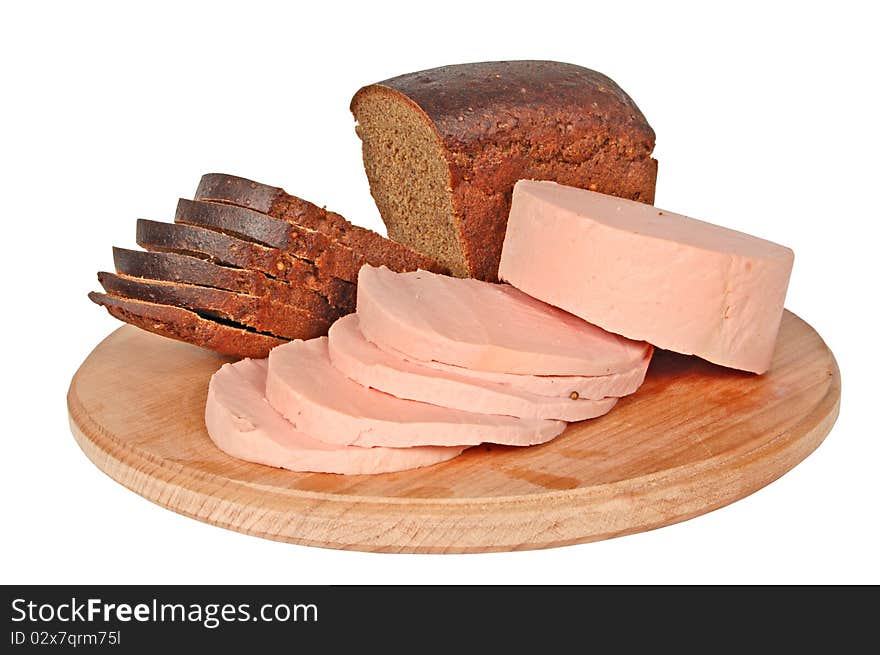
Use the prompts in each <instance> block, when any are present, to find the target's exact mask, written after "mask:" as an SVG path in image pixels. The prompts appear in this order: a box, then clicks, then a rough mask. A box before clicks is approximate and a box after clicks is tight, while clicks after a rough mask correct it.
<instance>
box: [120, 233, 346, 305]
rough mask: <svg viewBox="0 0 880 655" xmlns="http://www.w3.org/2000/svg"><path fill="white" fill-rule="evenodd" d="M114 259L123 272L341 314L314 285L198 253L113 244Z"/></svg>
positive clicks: (134, 275)
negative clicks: (217, 261) (201, 256)
mask: <svg viewBox="0 0 880 655" xmlns="http://www.w3.org/2000/svg"><path fill="white" fill-rule="evenodd" d="M113 262H114V265H115V267H116V272H117V273H121V274H123V275H129V276H132V277H139V278H145V279H149V280H164V281H167V282H183V283H185V284H195V285H198V286H204V287H214V288H217V289H226V290H227V291H237V292H238V293H246V294H249V295H252V296H260V297H263V298H267V299H268V300H270V301H272V302H276V303H281V304H286V305H293V306H294V307H300V308H302V309H304V310H306V311H308V312H309V313H311V314H313V315H314V316H316V317H318V318H321V319H324V320H327V321H333V320H335V319H337V318H339V317H340V316H341V315H342V314H343V312H342V310H340V309H338V308H336V307H333V306H332V305H330V303H329V302H328V301H327V299H326V298H325V297H324V296H322V295H321V294H320V293H318V292H317V291H314V290H313V289H309V288H307V287H304V286H301V285H294V284H290V283H288V282H284V281H282V280H276V279H274V278H271V277H269V276H267V275H266V274H265V273H260V272H259V271H253V270H246V269H243V268H233V267H231V266H222V265H220V264H214V263H212V262H210V261H208V260H205V259H199V258H198V257H190V256H188V255H179V254H177V253H173V252H144V251H143V250H128V249H127V248H115V247H114V248H113Z"/></svg>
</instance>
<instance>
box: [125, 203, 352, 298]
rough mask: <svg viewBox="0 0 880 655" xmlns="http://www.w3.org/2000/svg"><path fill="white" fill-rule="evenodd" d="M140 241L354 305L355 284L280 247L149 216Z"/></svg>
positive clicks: (151, 247) (155, 249)
mask: <svg viewBox="0 0 880 655" xmlns="http://www.w3.org/2000/svg"><path fill="white" fill-rule="evenodd" d="M137 243H138V245H139V246H141V247H142V248H145V249H147V250H149V251H151V252H174V253H178V254H181V255H189V256H194V257H199V258H202V259H208V260H210V261H213V262H218V263H221V264H225V265H228V266H236V267H238V268H242V269H252V270H256V271H260V272H261V273H264V274H266V275H268V276H270V277H273V278H276V279H280V280H285V281H286V282H289V283H291V284H294V285H300V286H305V287H307V288H309V289H313V290H315V291H317V292H318V293H320V294H322V295H323V296H325V297H326V298H327V299H328V301H329V302H330V304H332V305H333V306H334V307H338V308H339V309H340V310H342V311H344V312H346V313H348V312H352V311H354V308H355V302H356V294H357V291H356V289H357V287H356V285H354V284H352V283H351V282H347V281H345V280H341V279H339V278H337V277H333V276H331V275H328V274H327V273H325V272H323V271H321V270H320V269H318V268H317V267H316V266H315V265H314V264H313V263H312V262H308V261H306V260H304V259H298V258H296V257H293V256H291V255H289V254H288V253H286V252H284V251H282V250H279V249H278V248H268V247H266V246H262V245H260V244H258V243H254V242H252V241H247V240H244V239H239V238H237V237H234V236H230V235H228V234H224V233H222V232H216V231H214V230H209V229H207V228H202V227H196V226H193V225H183V224H179V223H162V222H159V221H149V220H146V219H138V221H137Z"/></svg>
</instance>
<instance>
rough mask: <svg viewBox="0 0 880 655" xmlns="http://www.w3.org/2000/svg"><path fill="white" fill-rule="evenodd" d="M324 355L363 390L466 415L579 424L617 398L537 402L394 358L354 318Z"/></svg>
mask: <svg viewBox="0 0 880 655" xmlns="http://www.w3.org/2000/svg"><path fill="white" fill-rule="evenodd" d="M328 350H329V354H330V361H331V363H332V364H333V366H334V367H335V368H337V369H338V370H339V371H341V372H342V373H344V374H345V375H346V377H348V378H350V379H351V380H354V381H355V382H357V383H358V384H360V385H362V386H365V387H370V388H372V389H377V390H378V391H383V392H385V393H387V394H391V395H392V396H396V397H397V398H405V399H408V400H417V401H420V402H424V403H430V404H432V405H439V406H441V407H449V408H452V409H460V410H464V411H467V412H480V413H483V414H499V415H506V416H516V417H519V418H549V419H558V420H562V421H583V420H585V419H590V418H596V417H597V416H601V415H602V414H605V413H607V412H608V411H610V410H611V408H612V407H613V406H614V404H615V403H616V402H617V398H602V399H599V400H586V399H579V398H577V397H575V398H571V397H569V396H562V397H560V396H557V397H550V396H539V395H537V394H533V393H530V392H528V391H522V390H520V389H517V388H515V387H511V386H506V385H503V384H498V383H496V382H488V381H485V380H479V379H477V378H472V377H467V376H463V375H458V374H456V373H453V372H449V371H443V370H438V369H435V368H430V367H428V366H425V365H423V364H419V363H416V362H412V361H407V360H406V359H402V358H400V357H395V356H394V355H391V354H389V353H387V352H385V351H384V350H380V349H379V348H378V347H377V346H375V345H374V344H373V343H371V342H369V341H367V340H366V339H365V338H364V336H363V334H362V333H361V331H360V329H359V327H358V317H357V314H349V315H348V316H345V317H343V318H340V319H339V320H338V321H336V322H335V323H334V324H333V325H332V327H331V328H330V334H329V335H328Z"/></svg>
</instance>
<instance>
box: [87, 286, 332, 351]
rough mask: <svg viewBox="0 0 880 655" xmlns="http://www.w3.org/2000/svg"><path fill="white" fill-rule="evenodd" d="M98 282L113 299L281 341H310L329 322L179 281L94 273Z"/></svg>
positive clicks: (264, 301) (287, 307) (288, 307)
mask: <svg viewBox="0 0 880 655" xmlns="http://www.w3.org/2000/svg"><path fill="white" fill-rule="evenodd" d="M98 282H100V284H101V286H102V287H104V290H105V291H106V292H107V293H108V294H110V295H113V296H118V297H122V298H131V299H133V300H143V301H146V302H152V303H156V304H159V305H173V306H175V307H182V308H184V309H189V310H191V311H194V312H196V313H197V314H199V315H200V316H203V317H216V318H219V319H220V320H222V321H231V322H233V323H237V324H239V325H242V326H244V327H247V328H251V329H253V330H256V331H257V332H262V333H264V334H270V335H273V336H276V337H279V338H281V339H288V340H289V339H312V338H314V337H319V336H323V335H325V334H327V330H328V329H329V328H330V322H329V321H326V320H323V319H319V318H317V317H315V316H313V315H312V314H310V313H308V312H307V311H305V310H303V309H300V308H299V307H293V306H291V305H285V304H282V303H277V302H273V301H271V300H268V299H267V298H263V297H259V296H251V295H248V294H244V293H236V292H235V291H226V290H224V289H214V288H212V287H200V286H196V285H193V284H183V283H181V282H167V281H160V280H145V279H143V278H138V277H131V276H128V275H117V274H115V273H107V272H103V271H102V272H100V273H98Z"/></svg>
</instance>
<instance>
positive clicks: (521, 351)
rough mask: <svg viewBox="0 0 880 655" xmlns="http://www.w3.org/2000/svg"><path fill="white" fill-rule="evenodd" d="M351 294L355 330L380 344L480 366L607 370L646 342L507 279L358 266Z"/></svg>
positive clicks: (636, 354) (540, 371) (631, 362)
mask: <svg viewBox="0 0 880 655" xmlns="http://www.w3.org/2000/svg"><path fill="white" fill-rule="evenodd" d="M357 297H358V299H357V313H358V315H359V317H360V326H361V331H362V332H363V333H364V336H365V337H366V338H367V339H368V340H370V341H372V342H373V343H375V344H376V345H378V346H379V347H381V348H385V347H391V348H395V349H396V350H399V351H400V352H402V353H405V354H406V355H407V356H409V357H411V358H413V359H417V360H422V361H438V362H443V363H445V364H454V365H456V366H462V367H465V368H471V369H476V370H480V371H494V372H499V373H517V374H526V375H590V376H592V375H608V374H609V373H618V372H620V371H628V370H630V369H632V368H633V367H635V366H637V365H638V363H639V362H641V361H642V360H643V359H644V357H645V354H646V353H647V351H648V348H649V347H650V346H648V344H646V343H644V342H638V341H631V340H629V339H626V338H624V337H621V336H618V335H616V334H611V333H610V332H606V331H605V330H603V329H601V328H599V327H596V326H595V325H592V324H590V323H587V322H586V321H584V320H581V319H579V318H577V317H576V316H573V315H571V314H569V313H567V312H564V311H562V310H560V309H557V308H555V307H551V306H550V305H547V304H546V303H543V302H541V301H540V300H535V299H534V298H532V297H530V296H527V295H526V294H524V293H523V292H521V291H519V290H518V289H515V288H513V287H511V286H509V285H506V284H491V283H489V282H481V281H479V280H473V279H460V278H453V277H447V276H445V275H437V274H435V273H428V272H426V271H413V272H410V273H395V272H393V271H391V270H389V269H388V268H386V267H384V266H383V267H380V268H374V267H372V266H364V267H362V268H361V269H360V274H359V275H358V291H357Z"/></svg>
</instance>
